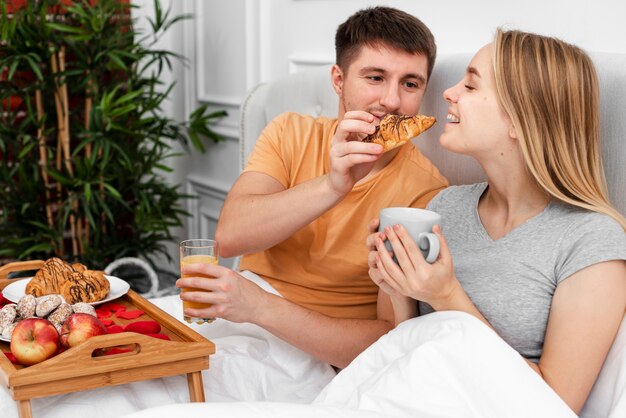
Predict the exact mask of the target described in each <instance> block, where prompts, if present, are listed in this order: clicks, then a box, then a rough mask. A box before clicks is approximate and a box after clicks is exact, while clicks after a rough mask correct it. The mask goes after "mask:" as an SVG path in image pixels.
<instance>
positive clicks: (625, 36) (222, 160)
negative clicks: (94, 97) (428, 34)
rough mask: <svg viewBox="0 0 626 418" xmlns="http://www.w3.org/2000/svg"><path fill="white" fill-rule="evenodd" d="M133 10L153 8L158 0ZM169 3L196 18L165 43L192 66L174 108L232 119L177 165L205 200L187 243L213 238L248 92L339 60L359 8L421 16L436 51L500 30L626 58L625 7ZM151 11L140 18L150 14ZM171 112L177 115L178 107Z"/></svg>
mask: <svg viewBox="0 0 626 418" xmlns="http://www.w3.org/2000/svg"><path fill="white" fill-rule="evenodd" d="M170 1H171V0H168V1H167V3H169V2H170ZM136 3H137V4H143V5H144V6H145V7H146V8H147V9H148V10H149V9H150V8H151V3H152V1H151V0H141V1H137V2H136ZM172 4H173V6H174V7H176V8H177V9H178V10H180V11H181V12H182V11H184V12H191V13H194V14H195V15H196V18H195V20H193V21H191V22H188V23H186V24H185V25H184V30H183V31H178V32H173V33H172V39H171V40H170V41H168V45H171V46H172V47H174V48H175V50H177V51H178V52H182V53H185V54H186V55H187V57H188V58H190V59H191V65H190V67H189V68H188V69H187V70H186V71H185V72H184V73H183V75H184V77H182V76H181V75H180V74H175V75H172V77H175V78H176V80H177V81H178V89H177V90H176V91H175V96H176V97H175V98H174V103H177V104H178V103H183V102H184V104H185V112H183V114H188V113H189V112H190V111H191V110H193V108H195V106H197V105H198V104H199V103H209V104H211V105H212V106H214V107H215V108H216V109H226V110H227V111H228V112H229V116H228V117H227V118H226V119H225V120H223V121H222V122H221V123H220V124H219V126H218V127H216V130H217V131H218V132H219V133H221V134H222V135H224V137H225V138H226V141H224V142H222V143H219V144H211V145H210V147H209V151H208V153H207V154H204V155H198V154H197V153H196V154H194V155H192V156H191V157H190V158H189V159H188V160H181V161H179V162H178V165H179V167H178V168H179V170H178V173H184V175H186V176H187V182H186V187H187V190H188V191H190V192H192V193H197V194H198V195H199V196H200V199H199V200H197V201H194V202H192V203H191V204H190V206H189V209H190V211H192V212H193V213H194V218H193V219H192V220H191V221H190V223H189V226H188V228H187V231H186V232H184V235H185V236H188V237H200V236H203V237H204V236H210V235H212V234H213V231H214V228H215V222H216V221H217V217H218V216H219V210H220V208H221V204H222V201H223V198H224V197H225V195H226V193H227V192H228V190H229V188H230V186H231V185H232V183H233V181H234V180H235V179H236V177H237V174H238V144H237V137H238V119H239V105H240V104H241V102H242V101H243V99H244V98H245V95H246V93H247V92H248V91H249V90H250V89H252V88H253V87H254V86H255V85H256V84H257V83H259V82H262V81H271V80H274V79H276V78H278V77H281V76H284V75H286V74H288V73H290V72H295V71H299V70H301V69H304V68H306V67H307V66H311V65H319V64H323V63H329V62H333V61H334V34H335V30H336V28H337V25H339V24H340V23H341V22H342V21H344V20H345V19H346V18H347V17H348V16H349V15H351V14H352V13H354V12H355V11H357V10H359V9H361V8H364V7H367V6H372V5H388V6H393V7H397V8H400V9H402V10H405V11H407V12H409V13H412V14H414V15H416V16H417V17H419V18H420V19H421V20H423V21H424V23H426V24H427V25H428V26H429V27H430V29H431V30H432V32H433V34H434V35H435V38H436V40H437V45H438V50H439V53H440V54H443V53H454V52H474V51H476V50H477V49H478V48H480V47H481V46H483V45H484V44H486V43H488V42H490V41H491V39H492V36H493V33H494V31H495V29H496V28H497V27H498V26H504V27H506V28H509V29H521V30H526V31H533V32H539V33H542V34H546V35H552V36H557V37H560V38H561V39H563V40H565V41H568V42H572V43H575V44H577V45H579V46H580V47H582V48H584V49H586V50H589V51H605V52H617V53H624V54H626V24H625V22H626V2H625V1H623V0H596V1H593V2H591V1H588V0H523V1H503V0H501V1H498V0H474V1H467V0H466V1H463V0H440V1H437V0H428V1H423V0H420V1H409V0H396V1H380V2H374V1H363V0H228V1H225V0H179V1H173V2H172ZM145 10H146V9H144V10H142V13H149V12H145ZM435 71H436V70H435ZM179 77H180V78H183V80H181V79H180V78H179ZM181 97H182V99H181ZM171 111H173V112H176V113H174V114H176V115H177V116H178V114H179V113H180V107H176V106H175V107H174V108H173V109H171Z"/></svg>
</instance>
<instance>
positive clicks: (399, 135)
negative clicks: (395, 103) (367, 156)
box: [363, 113, 437, 152]
mask: <svg viewBox="0 0 626 418" xmlns="http://www.w3.org/2000/svg"><path fill="white" fill-rule="evenodd" d="M436 121H437V119H435V118H434V117H432V116H424V115H415V116H402V115H393V114H391V113H389V114H387V115H385V116H384V117H383V118H382V119H381V121H380V125H378V128H376V132H374V133H373V134H371V135H369V136H367V138H365V139H364V140H363V141H364V142H374V143H376V144H380V145H382V146H383V150H384V152H387V151H390V150H392V149H394V148H396V147H399V146H400V145H404V144H406V143H407V142H409V141H410V140H411V138H414V137H416V136H418V135H419V134H421V133H422V132H424V131H426V130H427V129H429V128H430V127H431V126H433V125H434V124H435V122H436Z"/></svg>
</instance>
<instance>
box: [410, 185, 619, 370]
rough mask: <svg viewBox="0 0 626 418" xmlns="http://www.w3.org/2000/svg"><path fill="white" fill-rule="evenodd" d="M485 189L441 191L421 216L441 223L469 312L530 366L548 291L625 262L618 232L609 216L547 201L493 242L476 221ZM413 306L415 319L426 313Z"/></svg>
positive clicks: (547, 306) (538, 344)
mask: <svg viewBox="0 0 626 418" xmlns="http://www.w3.org/2000/svg"><path fill="white" fill-rule="evenodd" d="M486 188H487V183H479V184H474V185H468V186H452V187H449V188H448V189H446V190H444V191H442V192H441V193H439V194H438V195H437V196H436V197H435V198H434V199H433V200H432V201H431V202H430V204H429V205H428V209H430V210H433V211H435V212H438V213H439V214H441V216H442V225H441V226H442V229H443V234H444V236H445V237H446V241H447V242H448V246H449V247H450V252H451V254H452V259H453V262H454V268H455V271H456V275H457V277H458V279H459V281H460V282H461V285H462V286H463V288H464V289H465V291H466V292H467V294H468V295H469V297H470V298H471V299H472V301H473V302H474V304H475V305H476V307H477V308H478V309H479V310H480V312H481V313H482V314H483V315H484V316H485V318H486V319H487V320H488V321H489V323H490V324H491V325H492V326H493V327H494V328H495V330H496V331H497V332H498V334H499V335H500V336H501V337H502V338H503V339H504V340H505V341H506V342H507V343H508V344H509V345H511V346H512V347H513V348H514V349H516V350H517V351H518V352H519V353H520V354H521V355H523V356H524V357H526V358H527V359H529V360H531V361H534V362H537V361H538V360H539V358H540V357H541V352H542V350H543V340H544V335H545V332H546V326H547V322H548V315H549V313H550V305H551V303H552V296H553V295H554V291H555V290H556V287H557V286H558V285H559V283H561V282H562V281H563V280H565V279H567V278H568V277H570V276H571V275H572V274H574V273H575V272H577V271H578V270H581V269H583V268H585V267H588V266H590V265H592V264H596V263H599V262H602V261H608V260H618V259H626V233H625V232H624V229H623V228H622V227H621V226H620V225H619V224H618V223H617V222H616V221H615V220H614V219H612V218H611V217H609V216H605V215H601V214H598V213H595V212H591V211H586V210H583V209H579V208H576V207H574V206H571V205H566V204H563V203H561V202H558V201H554V200H553V201H552V202H550V203H549V204H548V206H547V207H546V208H545V209H544V210H543V212H541V213H540V214H538V215H536V216H535V217H533V218H531V219H529V220H528V221H526V222H525V223H523V224H522V225H520V226H518V227H517V228H515V229H514V230H513V231H511V232H509V233H508V234H507V235H506V236H504V237H502V238H500V239H498V240H496V241H494V240H493V239H492V238H491V237H490V236H489V235H488V234H487V231H486V230H485V228H484V227H483V224H482V223H481V221H480V217H479V215H478V200H479V198H480V196H481V195H482V194H483V192H484V191H485V189H486ZM597 279H598V280H602V277H598V278H597ZM598 303H602V301H598ZM419 305H420V313H421V314H425V313H429V312H432V308H431V307H430V306H429V305H427V304H425V303H422V302H420V304H419Z"/></svg>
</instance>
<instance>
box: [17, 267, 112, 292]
mask: <svg viewBox="0 0 626 418" xmlns="http://www.w3.org/2000/svg"><path fill="white" fill-rule="evenodd" d="M110 288H111V285H110V284H109V281H108V280H107V278H106V277H105V275H104V273H103V272H102V271H97V270H88V269H87V267H86V266H85V265H83V264H80V263H74V264H71V265H70V264H68V263H66V262H65V261H63V260H61V259H60V258H56V257H52V258H50V259H48V260H46V262H45V263H44V264H43V266H42V267H41V268H40V269H39V271H37V273H36V274H35V277H33V278H32V279H31V280H30V282H28V284H27V285H26V289H25V294H27V295H33V296H37V297H39V296H44V295H51V294H60V295H62V296H63V297H64V298H65V301H66V302H67V303H71V304H74V303H78V302H87V303H90V302H97V301H99V300H102V299H104V298H105V297H106V296H107V294H108V293H109V290H110Z"/></svg>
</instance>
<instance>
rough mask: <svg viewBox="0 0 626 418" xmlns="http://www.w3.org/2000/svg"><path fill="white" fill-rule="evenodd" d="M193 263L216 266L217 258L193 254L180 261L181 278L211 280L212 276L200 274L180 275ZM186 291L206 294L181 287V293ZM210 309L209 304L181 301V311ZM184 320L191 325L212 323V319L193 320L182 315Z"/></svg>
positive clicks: (200, 290) (201, 290)
mask: <svg viewBox="0 0 626 418" xmlns="http://www.w3.org/2000/svg"><path fill="white" fill-rule="evenodd" d="M195 263H205V264H217V257H215V256H212V255H206V254H195V255H187V256H184V257H183V258H182V259H181V261H180V269H181V277H183V278H184V277H206V278H207V279H212V278H213V277H212V276H208V275H203V274H200V273H193V274H184V273H182V270H183V267H185V266H187V265H189V264H195ZM188 291H199V292H206V290H205V289H198V288H194V287H183V288H182V289H181V292H188ZM209 307H211V304H210V303H201V302H191V301H186V300H183V309H185V308H195V309H202V308H209ZM184 319H185V321H187V322H189V323H192V322H197V323H203V322H213V320H214V318H195V317H190V316H188V315H186V314H185V315H184Z"/></svg>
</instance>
